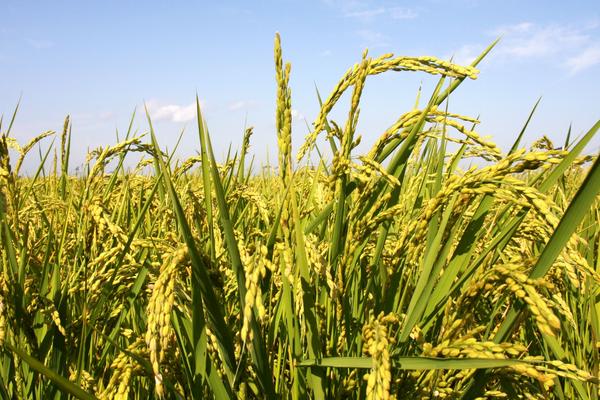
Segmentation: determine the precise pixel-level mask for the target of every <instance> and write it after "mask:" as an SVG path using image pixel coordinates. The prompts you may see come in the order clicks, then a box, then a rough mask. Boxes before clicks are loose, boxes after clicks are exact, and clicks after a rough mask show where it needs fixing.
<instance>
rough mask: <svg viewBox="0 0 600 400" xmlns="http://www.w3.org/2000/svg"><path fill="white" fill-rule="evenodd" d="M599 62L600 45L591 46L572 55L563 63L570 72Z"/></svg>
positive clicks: (574, 72)
mask: <svg viewBox="0 0 600 400" xmlns="http://www.w3.org/2000/svg"><path fill="white" fill-rule="evenodd" d="M598 64H600V46H592V47H588V48H586V49H585V50H583V51H582V52H581V53H579V54H577V55H576V56H573V57H571V58H569V59H568V60H567V62H566V63H565V65H566V67H567V68H569V72H570V73H571V74H576V73H577V72H579V71H582V70H584V69H587V68H590V67H593V66H594V65H598Z"/></svg>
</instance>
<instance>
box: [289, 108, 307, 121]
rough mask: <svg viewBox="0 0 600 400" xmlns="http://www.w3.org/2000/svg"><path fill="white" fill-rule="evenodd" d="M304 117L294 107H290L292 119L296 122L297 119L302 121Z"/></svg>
mask: <svg viewBox="0 0 600 400" xmlns="http://www.w3.org/2000/svg"><path fill="white" fill-rule="evenodd" d="M305 119H306V117H305V116H304V114H303V113H301V112H300V111H298V110H296V109H295V108H292V121H294V122H298V121H304V120H305Z"/></svg>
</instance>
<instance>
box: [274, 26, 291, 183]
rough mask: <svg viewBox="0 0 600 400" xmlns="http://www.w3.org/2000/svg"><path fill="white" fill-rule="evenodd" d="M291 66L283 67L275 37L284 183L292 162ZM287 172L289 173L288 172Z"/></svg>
mask: <svg viewBox="0 0 600 400" xmlns="http://www.w3.org/2000/svg"><path fill="white" fill-rule="evenodd" d="M291 68H292V65H291V64H290V63H289V62H288V63H286V64H285V67H284V65H283V58H282V54H281V38H280V36H279V33H278V34H276V35H275V79H276V80H277V114H276V117H275V122H276V127H277V146H278V147H279V175H280V176H281V178H282V179H283V180H284V181H285V179H286V177H287V176H288V175H289V173H290V172H291V167H292V165H291V162H292V95H291V90H290V88H289V86H288V85H289V80H290V71H291ZM288 170H289V172H288Z"/></svg>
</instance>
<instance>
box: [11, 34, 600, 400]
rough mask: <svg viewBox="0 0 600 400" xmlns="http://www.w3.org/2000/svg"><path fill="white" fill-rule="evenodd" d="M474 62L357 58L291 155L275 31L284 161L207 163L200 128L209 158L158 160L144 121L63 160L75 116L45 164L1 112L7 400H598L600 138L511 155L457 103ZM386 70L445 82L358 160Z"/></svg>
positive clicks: (283, 69) (35, 145)
mask: <svg viewBox="0 0 600 400" xmlns="http://www.w3.org/2000/svg"><path fill="white" fill-rule="evenodd" d="M490 49H491V47H490V48H488V49H487V50H486V51H485V52H484V54H483V55H485V54H487V51H489V50H490ZM483 55H482V57H483ZM482 57H479V58H477V59H476V61H475V62H474V63H473V66H469V67H464V66H460V65H456V64H453V63H451V62H447V61H444V60H441V59H438V58H434V57H406V56H394V55H392V54H384V55H382V56H372V55H370V54H369V53H368V52H367V51H365V52H364V53H363V55H362V58H361V59H360V61H359V62H358V63H356V65H354V66H352V67H351V68H350V69H349V70H348V71H347V72H346V73H345V75H344V76H343V77H342V79H341V80H340V81H339V82H338V83H337V85H335V86H334V87H333V90H331V91H330V92H329V93H330V94H329V96H328V97H325V98H324V101H323V102H322V104H321V105H320V109H319V111H318V113H317V115H316V118H315V120H314V125H313V126H312V128H311V129H309V130H310V132H309V134H308V136H307V138H306V141H305V142H304V144H303V145H302V146H301V148H300V151H299V152H298V161H296V160H295V159H294V160H292V139H293V138H292V100H291V90H290V74H291V66H290V64H289V63H286V62H285V61H284V59H283V54H282V48H281V38H280V36H279V35H276V37H275V44H274V60H275V81H276V82H275V83H276V88H275V89H276V107H275V121H276V123H275V125H276V135H277V149H278V160H277V161H276V163H275V165H270V164H268V163H267V165H265V166H261V167H260V168H258V167H257V163H256V160H254V159H253V158H252V156H251V155H250V154H249V153H248V152H249V150H250V140H251V136H252V134H253V129H252V128H248V129H246V130H245V132H243V138H241V142H240V144H239V146H240V148H239V149H237V151H235V150H232V151H231V152H228V153H227V155H226V156H225V157H218V158H219V163H217V162H213V161H212V157H211V158H210V160H211V161H210V162H208V163H203V159H204V160H206V156H207V155H209V154H210V153H212V152H211V150H212V145H211V143H210V137H209V135H208V128H207V127H206V126H204V122H203V120H202V118H201V115H198V117H199V118H198V122H199V126H198V130H199V133H200V134H201V135H200V144H199V146H200V148H199V152H198V154H199V155H197V156H193V157H190V158H187V159H182V160H177V158H176V154H173V153H164V152H163V150H160V149H161V147H160V143H157V140H158V139H160V137H161V136H160V135H159V134H158V133H157V132H155V131H154V128H153V127H152V124H151V123H149V124H148V125H149V129H150V131H151V133H152V134H151V135H148V136H145V135H144V134H142V135H141V136H134V134H133V132H135V131H136V130H135V129H137V127H133V126H131V127H130V128H131V131H129V132H128V133H127V136H126V138H127V139H126V140H123V141H118V142H117V143H116V144H113V145H110V144H109V145H108V146H107V147H101V148H99V149H97V150H94V151H92V152H91V153H89V154H88V156H87V159H86V163H85V164H84V165H83V169H74V168H75V167H74V165H73V163H70V160H69V158H70V153H71V123H70V118H69V117H67V118H66V119H65V121H64V126H63V130H62V134H61V136H60V141H59V143H56V145H55V144H54V143H53V144H52V146H51V147H48V148H47V149H48V152H47V156H48V157H47V158H48V159H49V160H50V161H48V164H51V165H50V167H48V165H46V164H45V163H46V158H42V160H41V164H40V165H39V169H38V170H36V171H37V172H38V173H36V174H35V175H33V174H29V171H27V173H24V172H23V171H21V170H26V169H27V168H26V166H29V164H30V161H31V158H32V155H35V153H36V152H37V150H38V149H39V148H40V144H43V143H50V141H51V140H52V135H53V133H54V132H51V131H47V132H44V133H42V134H41V135H38V136H36V137H34V138H33V139H32V140H30V141H29V142H28V143H27V144H26V145H21V144H19V142H18V141H17V140H15V139H14V138H13V137H10V136H9V135H10V134H11V133H10V130H11V128H10V127H11V126H12V122H11V123H10V126H9V128H8V132H7V133H3V134H0V398H4V397H6V398H11V399H12V398H18V399H24V400H32V399H37V398H40V397H42V398H45V397H50V398H55V399H56V400H62V399H66V398H74V397H78V398H89V397H94V396H95V397H97V398H100V399H128V398H135V399H141V398H148V397H151V398H169V399H170V398H177V399H184V398H212V397H214V398H219V399H221V398H222V399H230V398H239V399H246V398H247V399H256V398H269V399H271V398H272V399H287V398H291V399H303V398H319V399H320V398H325V399H327V398H337V399H348V400H355V399H364V398H367V399H395V398H407V399H414V400H417V399H419V400H435V399H448V400H450V399H453V400H454V399H465V398H468V399H481V400H483V399H511V398H515V399H536V400H542V399H555V398H560V399H571V398H586V397H591V398H594V395H595V394H596V393H597V391H598V385H599V384H600V382H598V370H599V365H600V360H599V358H598V350H599V349H600V341H599V340H598V337H597V335H596V334H595V333H596V332H597V331H598V326H597V325H598V321H599V320H600V314H599V313H598V312H599V310H598V307H596V306H597V298H598V287H599V285H600V271H599V270H598V260H599V259H600V255H599V254H600V253H599V243H600V230H599V229H598V221H599V220H600V201H598V198H597V193H599V192H600V186H598V182H600V181H599V180H598V179H597V177H598V175H597V174H598V172H599V171H600V161H598V158H597V155H593V154H589V153H586V150H582V148H583V147H584V146H583V144H585V142H586V141H590V140H591V137H592V135H593V133H594V130H595V129H597V128H598V125H597V126H595V127H594V128H593V129H592V130H590V133H588V134H586V135H584V136H583V139H581V140H580V141H579V142H573V143H571V144H569V145H566V144H565V146H564V148H562V147H556V146H555V144H554V143H552V141H550V139H548V137H542V138H541V139H540V140H539V141H537V142H535V143H534V144H533V146H530V147H529V148H516V147H517V146H515V148H512V149H511V150H510V152H509V153H504V150H505V149H501V148H500V147H499V146H497V145H496V144H495V143H493V141H492V140H490V139H489V138H487V137H485V136H483V135H482V134H480V133H479V132H480V129H479V128H477V126H478V124H479V120H478V119H476V118H472V117H469V116H465V115H462V114H459V113H455V112H452V111H449V105H450V104H451V102H450V103H449V102H448V101H447V100H448V98H449V96H450V95H451V94H452V93H453V91H454V90H455V89H456V88H457V87H458V85H459V84H460V83H461V82H462V81H463V80H465V79H467V78H471V79H475V78H476V77H477V74H478V71H477V70H476V69H475V66H476V65H477V63H478V62H479V61H480V60H481V58H482ZM388 71H414V72H423V73H426V74H432V75H438V78H439V84H438V85H437V86H436V88H435V89H434V91H433V93H431V97H430V98H429V99H428V100H425V101H422V99H421V96H422V95H424V92H425V91H424V90H423V91H421V90H419V94H418V96H417V99H416V101H415V104H414V106H413V107H412V109H410V110H408V112H405V113H401V114H400V117H399V118H398V119H396V118H394V119H392V120H390V121H387V122H386V121H381V122H382V123H385V124H386V125H385V126H387V127H388V129H386V130H385V131H384V132H383V133H382V134H381V135H380V136H379V138H377V139H376V140H374V141H373V142H374V143H373V142H371V143H366V145H367V147H365V149H367V150H368V151H367V152H363V151H362V149H363V147H362V146H363V144H364V143H363V142H364V141H367V139H368V138H369V137H370V134H371V133H370V132H360V130H361V129H363V128H364V126H365V125H364V124H363V123H361V110H362V109H364V107H365V104H364V101H365V98H364V96H363V95H364V93H365V90H368V88H366V85H367V83H368V82H369V81H370V79H371V78H370V77H371V76H374V75H378V74H382V73H385V72H388ZM343 96H345V97H344V99H345V100H347V101H346V103H345V107H347V109H344V110H338V109H337V108H338V107H340V106H341V104H340V103H341V102H342V100H341V99H342V97H343ZM424 104H426V106H423V105H424ZM367 106H368V105H367ZM334 108H335V110H334ZM339 111H341V112H339ZM333 114H335V115H339V116H341V117H342V118H343V120H340V121H337V122H336V121H335V120H333V119H332V116H333ZM133 122H135V119H134V118H132V124H133ZM2 129H3V127H2V118H0V130H2ZM3 132H4V131H3ZM321 134H322V135H323V137H320V136H319V135H321ZM361 134H362V135H361ZM552 134H553V136H551V137H555V136H554V133H552ZM549 136H550V135H549ZM317 139H324V140H323V141H324V142H325V144H324V145H323V146H322V145H321V141H319V142H318V143H317ZM44 141H45V142H44ZM361 141H362V142H361ZM25 142H27V141H25ZM57 142H58V141H57ZM361 143H362V144H361ZM54 146H55V147H54ZM42 150H43V149H42ZM53 150H54V158H53V159H52V154H53V153H52V151H53ZM215 150H217V153H219V154H220V151H218V150H219V149H216V148H215ZM313 150H314V151H313ZM42 153H43V151H42ZM132 153H133V155H134V159H133V160H131V159H130V158H129V156H130V155H131V154H132ZM317 153H318V154H317ZM307 155H308V157H307ZM42 156H43V157H46V156H44V155H43V154H42ZM11 158H12V159H13V160H11ZM77 158H79V156H77ZM140 159H141V160H140ZM11 161H14V162H12V163H11ZM138 161H139V162H138ZM590 162H593V164H592V165H591V166H590V164H589V163H590ZM294 164H296V165H294ZM479 164H481V165H479ZM467 165H468V167H467ZM113 167H114V168H113ZM131 168H133V169H131ZM73 172H75V174H73ZM207 172H208V173H207ZM586 176H587V177H586ZM590 176H591V178H590ZM592 178H594V179H592ZM483 364H485V366H486V369H482V368H481V367H482V365H483ZM411 368H412V369H411ZM83 392H86V393H88V394H89V396H86V394H85V393H83Z"/></svg>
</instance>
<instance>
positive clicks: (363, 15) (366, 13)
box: [344, 7, 385, 20]
mask: <svg viewBox="0 0 600 400" xmlns="http://www.w3.org/2000/svg"><path fill="white" fill-rule="evenodd" d="M381 14H385V8H383V7H380V8H373V9H370V10H360V11H346V12H344V17H347V18H359V19H365V20H368V19H372V18H373V17H376V16H377V15H381Z"/></svg>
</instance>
